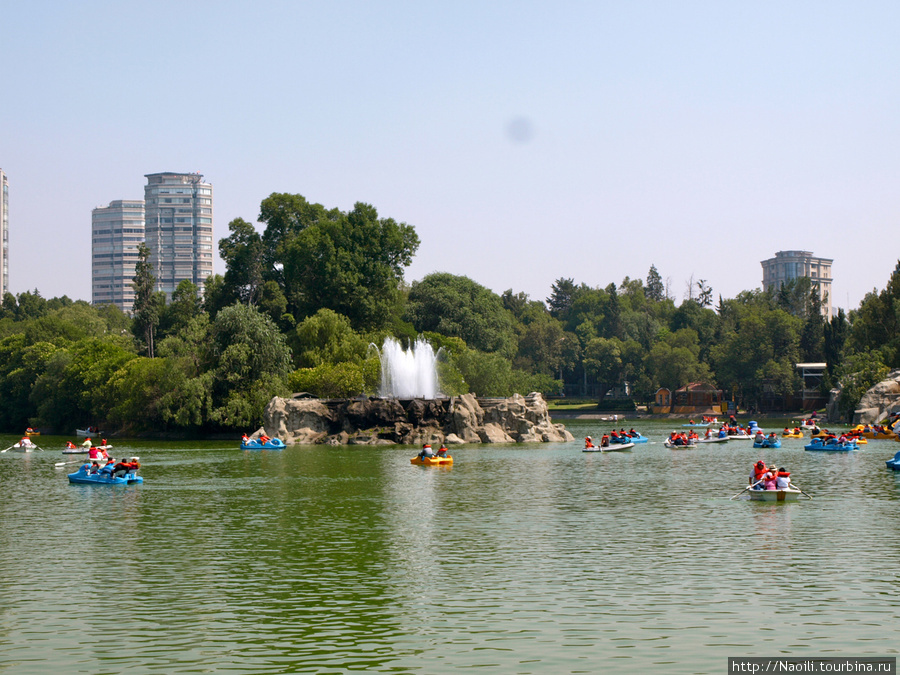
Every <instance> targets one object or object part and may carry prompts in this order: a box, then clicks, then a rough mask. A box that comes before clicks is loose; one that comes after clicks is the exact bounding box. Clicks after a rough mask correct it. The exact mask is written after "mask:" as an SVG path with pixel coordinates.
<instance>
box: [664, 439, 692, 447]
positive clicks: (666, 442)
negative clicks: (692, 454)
mask: <svg viewBox="0 0 900 675" xmlns="http://www.w3.org/2000/svg"><path fill="white" fill-rule="evenodd" d="M663 445H665V446H666V447H667V448H672V450H694V449H695V448H696V447H697V444H696V443H688V444H687V445H676V444H675V443H670V442H669V439H668V438H667V439H666V440H665V441H663Z"/></svg>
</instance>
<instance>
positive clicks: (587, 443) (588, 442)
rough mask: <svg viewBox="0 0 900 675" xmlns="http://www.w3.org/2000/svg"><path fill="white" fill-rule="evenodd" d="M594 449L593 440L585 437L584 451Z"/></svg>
mask: <svg viewBox="0 0 900 675" xmlns="http://www.w3.org/2000/svg"><path fill="white" fill-rule="evenodd" d="M593 447H594V442H593V441H592V440H591V437H590V436H585V437H584V449H585V450H587V449H589V448H593Z"/></svg>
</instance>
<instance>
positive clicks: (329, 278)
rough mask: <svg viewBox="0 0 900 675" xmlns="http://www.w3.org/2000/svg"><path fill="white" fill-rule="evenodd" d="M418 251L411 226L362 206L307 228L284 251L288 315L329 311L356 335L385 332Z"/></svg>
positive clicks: (398, 302)
mask: <svg viewBox="0 0 900 675" xmlns="http://www.w3.org/2000/svg"><path fill="white" fill-rule="evenodd" d="M418 247H419V237H418V236H417V235H416V232H415V230H414V229H413V227H412V226H410V225H407V224H405V223H397V222H395V221H394V220H393V219H392V218H378V212H377V211H376V210H375V208H374V207H372V206H369V205H368V204H363V203H361V202H358V203H357V204H356V205H355V207H354V209H353V211H351V212H350V213H348V214H342V215H341V216H340V217H338V218H335V219H329V220H320V221H319V222H317V223H315V224H313V225H309V226H308V227H306V228H305V229H303V230H302V231H300V232H299V233H298V234H296V235H294V236H293V237H292V238H290V239H288V241H287V242H286V243H285V244H284V246H283V248H282V249H281V250H283V253H284V283H285V295H286V297H287V301H288V309H289V311H291V312H292V314H293V315H294V316H295V317H297V318H300V317H306V316H310V315H311V314H315V313H316V312H317V311H318V310H319V309H321V308H323V307H327V308H328V309H332V310H334V311H335V312H338V313H340V314H343V315H344V316H346V317H347V318H348V319H350V321H351V323H352V325H353V326H354V328H356V329H362V330H366V329H375V328H381V327H384V326H387V325H389V324H390V322H391V320H392V317H393V316H395V315H396V314H399V313H400V305H401V302H402V294H401V291H400V288H401V284H402V281H403V269H404V268H405V267H407V266H408V265H409V264H410V263H411V262H412V257H413V254H414V253H415V252H416V250H417V249H418Z"/></svg>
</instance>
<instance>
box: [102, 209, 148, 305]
mask: <svg viewBox="0 0 900 675" xmlns="http://www.w3.org/2000/svg"><path fill="white" fill-rule="evenodd" d="M143 240H144V202H143V201H142V200H139V199H130V200H129V199H120V200H116V201H112V202H110V203H109V206H100V207H97V208H96V209H94V210H93V211H92V212H91V304H93V305H109V304H111V305H116V306H117V307H118V308H119V309H121V310H122V311H123V312H127V313H131V310H132V309H133V308H134V268H135V265H136V264H137V261H138V244H140V243H141V242H142V241H143Z"/></svg>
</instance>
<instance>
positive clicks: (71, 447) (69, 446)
mask: <svg viewBox="0 0 900 675" xmlns="http://www.w3.org/2000/svg"><path fill="white" fill-rule="evenodd" d="M74 449H75V444H74V443H73V442H72V441H66V450H74Z"/></svg>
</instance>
